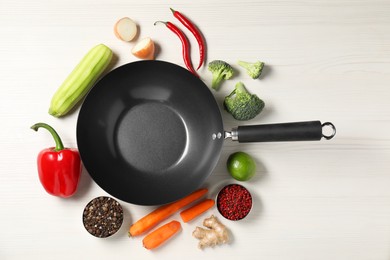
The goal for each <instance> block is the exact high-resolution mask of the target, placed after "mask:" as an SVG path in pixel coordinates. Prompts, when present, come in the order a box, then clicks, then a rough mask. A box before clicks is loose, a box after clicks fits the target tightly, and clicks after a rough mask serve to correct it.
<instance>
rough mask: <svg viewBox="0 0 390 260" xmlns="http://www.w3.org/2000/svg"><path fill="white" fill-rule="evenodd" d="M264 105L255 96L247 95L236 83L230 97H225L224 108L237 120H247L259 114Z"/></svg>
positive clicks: (239, 84) (240, 84) (243, 87)
mask: <svg viewBox="0 0 390 260" xmlns="http://www.w3.org/2000/svg"><path fill="white" fill-rule="evenodd" d="M264 106H265V103H264V101H263V100H261V99H260V98H259V97H258V96H257V95H255V94H251V93H249V92H248V91H247V90H246V88H245V86H244V84H243V83H242V82H238V83H237V84H236V86H235V88H234V90H233V91H232V93H230V95H228V96H226V97H225V100H224V107H225V109H226V110H227V111H228V112H229V113H230V114H232V116H233V117H234V118H235V119H237V120H249V119H252V118H254V117H255V116H257V115H258V114H260V112H261V111H262V110H263V108H264Z"/></svg>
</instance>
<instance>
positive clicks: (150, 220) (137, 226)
mask: <svg viewBox="0 0 390 260" xmlns="http://www.w3.org/2000/svg"><path fill="white" fill-rule="evenodd" d="M207 191H208V190H207V189H199V190H197V191H194V192H193V193H191V194H190V195H188V196H186V197H184V198H182V199H179V200H177V201H175V202H172V203H170V204H167V205H164V206H161V207H159V208H157V209H156V210H154V211H152V212H151V213H149V214H148V215H146V216H145V217H143V218H141V219H140V220H138V221H137V222H135V223H134V224H133V225H131V227H130V230H129V235H130V236H138V235H140V234H142V233H144V232H146V231H148V230H149V229H151V228H153V227H154V226H156V225H157V224H159V223H160V222H162V221H164V220H165V219H166V218H168V217H169V216H171V215H173V214H174V213H176V212H177V211H179V210H180V209H182V208H184V207H185V206H187V205H189V204H190V203H192V202H194V201H195V200H197V199H199V198H200V197H202V196H203V195H205V194H206V193H207Z"/></svg>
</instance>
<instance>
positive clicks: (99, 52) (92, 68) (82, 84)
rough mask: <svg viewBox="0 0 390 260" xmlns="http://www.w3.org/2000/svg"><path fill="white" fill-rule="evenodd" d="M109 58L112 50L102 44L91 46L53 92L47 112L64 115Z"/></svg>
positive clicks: (58, 115) (107, 62) (87, 88)
mask: <svg viewBox="0 0 390 260" xmlns="http://www.w3.org/2000/svg"><path fill="white" fill-rule="evenodd" d="M111 58H112V51H111V50H110V48H108V47H107V46H105V45H104V44H99V45H97V46H95V47H94V48H92V49H91V50H90V51H89V52H88V53H87V54H86V55H85V56H84V58H83V59H82V60H81V61H80V63H79V64H78V65H77V66H76V68H74V70H73V71H72V72H71V73H70V75H69V76H68V77H67V78H66V80H65V81H64V82H63V83H62V85H61V86H60V87H59V88H58V90H57V92H56V93H55V94H54V96H53V98H52V100H51V104H50V108H49V114H50V115H52V116H55V117H61V116H64V115H66V114H67V113H68V112H69V111H70V110H71V109H72V108H73V107H74V106H75V105H76V104H77V103H78V102H79V101H80V100H81V99H82V98H83V97H84V96H85V95H86V94H87V93H88V91H89V90H90V89H91V88H92V86H93V84H94V83H95V81H96V80H97V79H98V78H99V76H100V75H101V74H102V73H103V71H104V70H105V69H106V68H107V66H108V64H109V63H110V61H111Z"/></svg>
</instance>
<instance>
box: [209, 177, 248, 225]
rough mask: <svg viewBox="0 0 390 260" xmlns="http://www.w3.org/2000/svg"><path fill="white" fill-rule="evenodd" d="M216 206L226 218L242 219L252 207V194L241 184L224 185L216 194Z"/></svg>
mask: <svg viewBox="0 0 390 260" xmlns="http://www.w3.org/2000/svg"><path fill="white" fill-rule="evenodd" d="M217 208H218V211H219V213H221V215H222V216H223V217H225V218H226V219H229V220H240V219H243V218H245V217H246V216H247V215H248V214H249V212H250V211H251V209H252V195H251V194H250V192H249V191H248V190H247V189H246V188H245V187H244V186H242V185H239V184H229V185H226V186H225V187H223V188H222V189H221V190H220V191H219V193H218V195H217Z"/></svg>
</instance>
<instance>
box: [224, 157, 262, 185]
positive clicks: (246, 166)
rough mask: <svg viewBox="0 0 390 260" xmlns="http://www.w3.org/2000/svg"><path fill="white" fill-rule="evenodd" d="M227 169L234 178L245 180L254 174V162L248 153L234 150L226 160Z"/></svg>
mask: <svg viewBox="0 0 390 260" xmlns="http://www.w3.org/2000/svg"><path fill="white" fill-rule="evenodd" d="M227 169H228V172H229V173H230V175H231V176H232V177H233V178H234V179H236V180H238V181H247V180H249V179H250V178H252V177H253V176H254V175H255V173H256V163H255V160H253V158H252V157H251V156H250V155H249V154H247V153H244V152H235V153H233V154H231V155H230V156H229V158H228V160H227Z"/></svg>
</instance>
